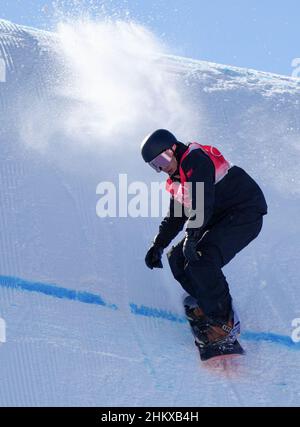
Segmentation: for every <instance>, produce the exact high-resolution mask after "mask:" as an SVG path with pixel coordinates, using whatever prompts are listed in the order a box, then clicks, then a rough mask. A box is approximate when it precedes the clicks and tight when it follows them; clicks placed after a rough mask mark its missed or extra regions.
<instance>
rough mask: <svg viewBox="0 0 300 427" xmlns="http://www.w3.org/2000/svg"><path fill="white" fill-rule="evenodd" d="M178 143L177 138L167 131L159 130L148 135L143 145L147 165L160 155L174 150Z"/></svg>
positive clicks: (142, 149)
mask: <svg viewBox="0 0 300 427" xmlns="http://www.w3.org/2000/svg"><path fill="white" fill-rule="evenodd" d="M177 143H178V141H177V139H176V138H175V136H174V135H173V134H172V133H171V132H169V131H168V130H166V129H158V130H156V131H155V132H153V133H151V134H150V135H148V136H147V137H146V138H145V139H144V141H143V142H142V145H141V151H142V156H143V159H144V160H145V162H146V163H149V162H151V161H152V160H153V159H155V157H157V156H158V155H159V154H160V153H162V152H163V151H165V150H168V149H169V148H172V147H173V145H174V144H177Z"/></svg>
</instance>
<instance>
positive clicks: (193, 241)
mask: <svg viewBox="0 0 300 427" xmlns="http://www.w3.org/2000/svg"><path fill="white" fill-rule="evenodd" d="M200 238H201V233H200V232H199V230H198V229H194V228H190V229H189V230H188V231H186V233H185V240H184V243H183V255H184V257H185V259H186V260H187V261H189V262H197V261H199V259H200V255H199V254H198V252H197V245H198V242H199V240H200Z"/></svg>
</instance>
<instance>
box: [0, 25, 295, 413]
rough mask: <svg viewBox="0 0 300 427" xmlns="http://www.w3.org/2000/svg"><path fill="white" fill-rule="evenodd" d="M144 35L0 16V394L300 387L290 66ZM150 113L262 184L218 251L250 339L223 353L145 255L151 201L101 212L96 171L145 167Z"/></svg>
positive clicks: (152, 222)
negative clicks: (206, 341) (257, 228)
mask: <svg viewBox="0 0 300 427" xmlns="http://www.w3.org/2000/svg"><path fill="white" fill-rule="evenodd" d="M110 25H112V24H110ZM97 31H99V33H97ZM105 31H106V32H105ZM100 36H102V37H104V36H105V37H107V40H109V41H110V42H111V43H112V46H111V50H109V49H105V46H102V47H101V49H100V51H99V46H100V45H101V37H100ZM118 37H120V39H119V38H118ZM140 39H141V40H140ZM107 40H106V42H107ZM120 40H122V43H123V44H122V43H121V42H120ZM139 40H140V43H139ZM156 43H157V41H156V40H154V39H152V38H151V35H150V34H149V33H147V32H143V30H142V29H141V28H139V27H135V26H131V27H126V25H125V24H122V23H118V25H117V27H114V26H111V27H105V26H103V27H101V26H100V27H99V25H98V26H97V24H87V25H86V26H84V24H82V27H77V28H75V29H74V28H72V27H70V26H62V27H61V28H60V29H59V30H58V32H57V33H56V34H54V33H50V32H49V33H47V32H44V31H40V30H35V29H32V28H27V27H22V26H19V25H15V24H12V23H10V22H8V21H4V20H2V21H0V60H1V63H0V65H1V64H2V65H1V66H2V72H1V73H0V75H1V76H2V81H1V82H0V144H1V151H0V179H1V191H0V206H1V210H0V230H1V232H0V318H2V319H4V321H5V325H6V334H3V333H2V334H0V336H5V335H6V342H3V343H0V381H1V387H0V406H22V405H24V406H41V405H44V406H54V405H59V406H75V405H76V406H156V405H157V406H174V407H176V406H292V405H294V406H299V404H300V347H299V344H297V343H294V342H293V341H292V340H291V334H292V331H293V327H292V321H293V320H294V319H297V318H300V280H299V279H300V274H299V270H298V268H299V264H300V251H299V241H300V222H299V208H300V202H299V199H300V167H299V164H300V92H299V90H300V80H298V79H295V78H291V77H287V76H279V75H273V74H269V73H264V72H259V71H255V70H248V69H240V68H236V67H231V66H225V65H217V64H213V63H208V62H202V61H195V60H190V59H185V58H178V57H175V56H171V55H168V54H167V52H165V51H163V50H162V51H161V52H159V54H158V55H157V57H156V56H155V54H154V53H155V50H156V48H158V50H159V46H157V45H156ZM120 45H121V48H120V49H119V50H118V48H117V47H116V46H120ZM106 46H107V44H106ZM113 49H115V50H113ZM3 67H5V69H4V70H3ZM3 71H5V73H4V72H3ZM4 77H5V78H4ZM160 127H166V128H169V129H171V130H173V131H174V133H175V134H176V135H178V137H179V139H180V140H182V141H184V142H188V141H192V140H196V141H198V142H201V143H205V144H212V145H215V146H217V147H218V148H219V149H221V151H223V152H224V154H225V155H226V156H227V157H228V158H230V160H231V161H232V162H233V163H234V164H237V165H239V166H241V167H243V168H245V169H246V170H247V171H248V172H249V173H250V174H251V175H252V176H253V177H254V179H256V180H257V182H258V183H259V184H260V185H261V187H262V189H263V191H264V193H265V196H266V199H267V202H268V207H269V214H268V215H267V216H266V217H265V221H264V227H263V231H262V232H261V234H260V236H259V237H258V238H257V239H256V241H255V242H252V243H251V244H250V245H249V246H248V247H247V248H246V249H245V250H244V251H243V252H242V253H240V254H239V255H238V256H236V258H235V259H234V260H233V261H232V262H231V263H230V265H228V266H227V267H226V268H225V274H226V276H227V279H228V281H229V283H230V287H231V291H232V295H233V297H234V301H235V305H236V307H237V308H238V311H239V314H240V317H241V321H242V329H243V334H242V336H241V343H242V344H243V346H244V347H245V349H246V352H247V354H246V356H245V357H244V358H242V359H240V360H238V361H235V362H234V364H233V365H232V366H229V367H224V366H223V365H218V366H213V367H209V368H208V367H207V366H205V364H202V363H201V362H200V359H199V355H198V353H197V349H196V347H195V346H194V343H193V338H192V335H191V332H190V330H189V327H188V324H187V323H185V322H184V321H183V308H182V296H183V290H182V289H181V288H180V286H179V284H178V283H177V282H176V281H175V280H174V279H173V278H172V275H171V273H170V271H169V268H168V265H167V259H166V257H165V256H164V259H163V261H164V269H163V270H161V271H150V270H148V269H146V267H145V265H144V256H145V252H146V250H147V248H148V246H149V245H150V243H151V239H152V238H153V237H154V235H155V234H156V232H157V229H158V225H159V223H160V218H130V217H129V218H118V217H116V218H105V219H103V218H102V219H101V218H99V217H98V216H97V215H96V204H97V201H98V200H99V197H100V196H99V195H97V194H96V188H97V185H98V183H99V182H101V181H111V182H113V183H115V184H116V185H117V186H118V177H119V174H120V173H124V174H125V173H127V174H128V183H131V182H134V181H144V182H145V183H146V184H150V182H151V181H152V180H155V179H157V176H156V175H155V172H154V171H152V170H150V168H147V167H146V165H145V164H144V163H143V161H142V159H141V157H140V151H139V150H140V148H139V147H140V142H141V140H142V138H143V137H144V136H145V135H146V134H147V133H149V132H151V131H152V130H154V129H156V128H160ZM161 178H162V177H161V176H159V179H161ZM128 197H129V198H130V197H132V196H128ZM84 293H86V294H84ZM1 325H2V327H3V325H4V322H2V323H1ZM2 341H4V339H3V340H2Z"/></svg>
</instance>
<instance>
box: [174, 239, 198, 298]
mask: <svg viewBox="0 0 300 427" xmlns="http://www.w3.org/2000/svg"><path fill="white" fill-rule="evenodd" d="M183 243H184V239H183V240H181V242H179V243H178V244H177V245H176V246H173V247H172V249H171V250H170V251H169V252H168V253H167V257H168V261H169V265H170V269H171V271H172V274H173V276H174V278H175V279H176V280H177V281H178V282H179V283H180V284H181V286H182V287H183V289H184V290H185V291H186V292H187V293H188V294H189V295H191V296H192V297H194V298H196V294H195V291H194V287H193V283H192V282H191V280H190V279H189V278H188V277H187V275H186V272H185V270H184V267H185V263H186V259H185V257H184V255H183Z"/></svg>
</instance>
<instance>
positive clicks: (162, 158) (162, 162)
mask: <svg viewBox="0 0 300 427" xmlns="http://www.w3.org/2000/svg"><path fill="white" fill-rule="evenodd" d="M171 153H172V154H171ZM172 158H173V152H172V150H167V151H163V152H162V153H160V154H159V155H158V156H157V157H155V158H154V159H153V160H151V162H149V165H150V166H151V167H152V168H153V169H154V170H155V171H156V172H161V171H162V170H163V169H166V168H167V167H168V166H169V165H170V163H171V160H172Z"/></svg>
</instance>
